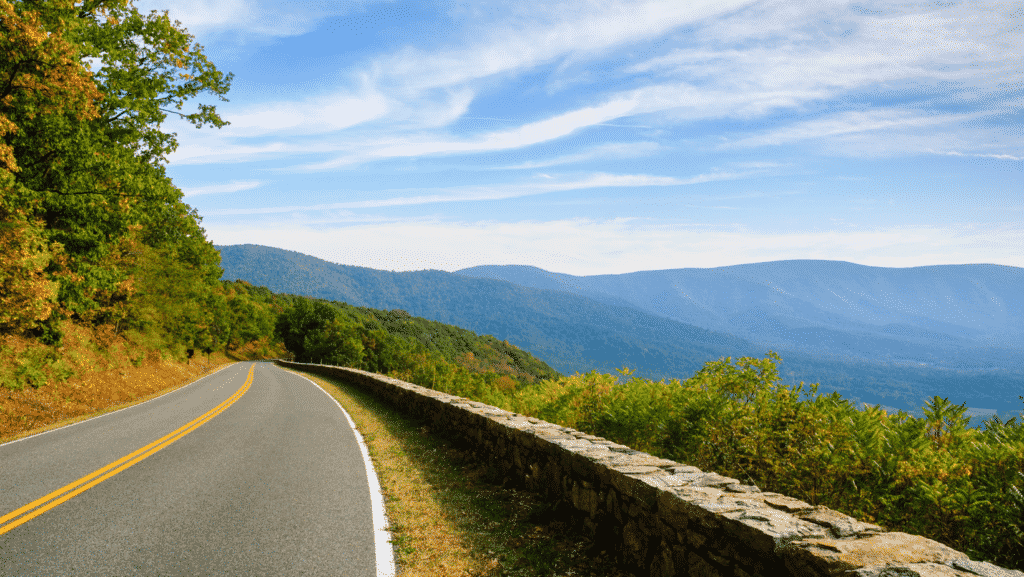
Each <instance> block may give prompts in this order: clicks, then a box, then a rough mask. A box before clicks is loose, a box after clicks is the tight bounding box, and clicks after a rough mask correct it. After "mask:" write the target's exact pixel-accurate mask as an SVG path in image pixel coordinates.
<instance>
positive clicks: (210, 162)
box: [136, 0, 1024, 275]
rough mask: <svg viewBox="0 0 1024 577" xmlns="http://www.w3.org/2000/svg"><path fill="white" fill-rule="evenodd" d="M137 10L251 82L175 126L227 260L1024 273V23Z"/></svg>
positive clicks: (971, 13) (592, 6) (851, 10)
mask: <svg viewBox="0 0 1024 577" xmlns="http://www.w3.org/2000/svg"><path fill="white" fill-rule="evenodd" d="M169 5H170V6H169ZM136 6H138V7H139V8H140V10H142V11H144V12H148V11H149V10H150V9H158V10H163V9H167V8H169V10H170V16H171V18H172V19H177V20H180V21H181V22H182V24H183V25H184V26H185V28H187V29H188V30H189V32H190V33H191V34H193V35H195V37H196V41H197V42H198V43H199V44H201V45H203V46H204V47H205V52H206V54H207V55H208V56H209V57H210V59H211V61H213V63H214V64H215V65H216V66H217V67H218V68H219V69H220V70H222V71H224V72H231V73H233V74H234V81H233V84H232V90H231V92H230V93H229V94H228V95H227V98H228V99H229V102H218V101H217V100H216V99H215V98H213V97H211V96H209V95H207V96H206V97H201V98H199V99H197V102H205V103H216V104H218V106H217V109H218V111H219V112H220V114H221V116H222V117H223V118H224V119H225V120H228V121H229V122H230V123H231V124H230V125H229V126H226V127H224V128H222V129H219V130H218V129H214V128H209V127H207V128H204V129H201V130H197V129H195V128H193V127H191V126H190V125H188V124H186V123H183V122H181V121H180V120H176V119H174V118H173V117H169V118H168V120H167V121H166V123H165V124H164V129H165V130H168V131H171V132H176V133H177V134H178V141H179V147H178V149H177V150H176V151H175V152H174V153H172V154H171V155H169V157H168V164H167V171H168V174H169V175H170V176H171V178H172V179H173V180H174V182H175V184H176V185H177V186H178V187H179V188H181V190H182V191H183V192H184V194H185V202H187V203H188V204H190V205H192V206H193V207H195V208H196V209H198V211H199V213H200V215H201V216H202V217H203V226H204V228H205V229H206V231H207V236H208V238H209V239H210V240H211V241H212V242H214V243H215V244H218V245H230V244H243V243H252V244H262V245H267V246H273V247H279V248H284V249H288V250H295V251H299V252H302V253H305V254H309V255H313V256H316V257H319V258H323V259H325V260H328V261H331V262H335V263H340V264H348V265H358V266H366V267H372V268H376V269H383V270H395V271H408V270H423V269H439V270H445V271H455V270H458V269H462V268H466V267H471V266H476V265H507V264H520V265H533V266H538V267H540V268H544V269H547V270H550V271H556V272H563V273H569V274H575V275H594V274H618V273H626V272H633V271H639V270H659V269H673V268H688V267H701V268H703V267H716V266H725V265H734V264H743V263H752V262H765V261H773V260H783V259H829V260H844V261H849V262H854V263H858V264H864V265H871V266H885V267H910V266H922V265H935V264H966V263H993V264H1003V265H1011V266H1017V267H1022V266H1024V129H1022V127H1024V2H1020V1H1018V2H1013V1H1007V0H1001V1H998V2H986V1H983V0H972V1H968V2H956V1H954V2H934V1H933V2H899V3H896V2H875V1H873V0H866V1H861V2H832V1H827V0H814V1H811V2H803V1H800V0H785V1H780V2H772V1H758V2H750V1H740V0H686V1H684V0H672V1H667V2H658V1H630V2H627V1H616V0H608V1H598V0H593V1H590V0H572V1H569V2H561V1H557V0H544V1H540V2H533V1H530V0H513V1H510V2H490V1H479V2H457V1H435V0H416V1H402V2H392V1H370V0H367V1H354V0H353V1H336V2H327V1H301V2H300V1H283V0H174V2H170V1H169V0H163V1H154V0H138V1H137V2H136Z"/></svg>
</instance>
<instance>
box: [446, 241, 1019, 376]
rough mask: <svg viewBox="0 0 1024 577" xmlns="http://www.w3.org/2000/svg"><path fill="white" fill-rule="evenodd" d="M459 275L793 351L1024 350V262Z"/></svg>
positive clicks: (996, 354) (976, 362) (931, 357)
mask: <svg viewBox="0 0 1024 577" xmlns="http://www.w3.org/2000/svg"><path fill="white" fill-rule="evenodd" d="M456 274H461V275H464V276H470V277H474V278H490V279H500V280H507V281H509V282H512V283H515V284H518V285H520V286H528V287H535V288H545V289H548V290H561V291H565V292H569V293H572V294H578V295H581V296H587V297H590V298H594V299H597V300H602V301H605V302H609V301H614V302H617V303H620V304H621V303H626V304H628V305H631V306H634V307H636V308H638V309H640V310H643V311H646V312H648V313H652V314H656V315H658V316H663V317H665V318H670V319H673V320H676V321H680V322H684V323H688V324H693V325H696V326H699V327H702V328H707V329H709V330H715V331H722V332H726V333H729V334H733V335H736V336H740V337H743V338H745V339H749V340H751V341H753V342H755V343H757V344H761V345H766V346H773V347H779V348H782V349H788V350H801V351H806V352H815V353H826V352H827V353H838V354H842V355H845V356H849V357H853V358H862V359H868V360H875V361H877V360H883V359H884V360H887V361H894V362H895V361H901V360H902V361H918V362H926V363H929V364H933V365H937V366H945V367H947V368H958V367H962V366H968V365H973V366H974V367H975V368H980V367H983V366H991V365H998V366H1007V365H1009V364H1013V363H1014V362H1017V363H1020V362H1022V359H1024V355H1021V354H1020V353H1021V351H1024V269H1021V268H1016V267H1007V266H999V265H942V266H927V267H913V268H883V267H870V266H863V265H857V264H853V263H848V262H842V261H822V260H789V261H774V262H766V263H756V264H746V265H734V266H727V267H717V268H710V269H696V268H688V269H671V270H657V271H642V272H635V273H626V274H620V275H595V276H582V277H580V276H573V275H567V274H562V273H552V272H549V271H545V270H543V269H539V268H537V267H530V266H477V267H471V268H467V269H463V270H459V271H456Z"/></svg>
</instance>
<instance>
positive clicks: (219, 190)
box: [181, 180, 263, 197]
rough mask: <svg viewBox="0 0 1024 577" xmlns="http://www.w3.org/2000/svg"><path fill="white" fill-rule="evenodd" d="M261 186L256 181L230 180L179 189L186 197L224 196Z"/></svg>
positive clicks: (260, 183)
mask: <svg viewBox="0 0 1024 577" xmlns="http://www.w3.org/2000/svg"><path fill="white" fill-rule="evenodd" d="M262 184H263V183H262V182H260V181H258V180H232V181H231V182H229V183H227V184H210V185H207V186H189V187H181V191H182V192H183V193H184V195H185V196H186V197H188V196H199V195H201V194H224V193H228V192H239V191H242V190H251V189H253V188H256V187H258V186H260V185H262Z"/></svg>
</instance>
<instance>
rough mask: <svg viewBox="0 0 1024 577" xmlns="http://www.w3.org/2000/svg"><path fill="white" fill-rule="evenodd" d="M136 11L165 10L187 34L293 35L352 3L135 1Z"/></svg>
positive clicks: (247, 0) (349, 7)
mask: <svg viewBox="0 0 1024 577" xmlns="http://www.w3.org/2000/svg"><path fill="white" fill-rule="evenodd" d="M135 5H136V6H137V7H138V9H139V12H141V13H143V14H146V13H149V11H150V10H156V11H158V12H163V11H164V10H167V11H168V14H169V16H170V18H171V20H178V21H180V22H181V23H182V24H183V25H184V26H185V28H187V29H188V31H189V32H190V33H191V34H195V35H200V36H202V35H209V34H215V33H218V32H225V31H234V32H238V33H242V34H244V35H253V36H270V37H282V36H295V35H299V34H303V33H305V32H307V31H309V30H310V29H311V28H312V27H313V26H315V25H316V23H317V22H318V21H320V20H321V19H323V18H324V17H327V16H331V15H335V14H344V13H346V12H348V11H349V10H350V9H351V8H353V7H354V6H355V5H356V3H354V2H286V3H282V2H271V1H266V0H264V1H260V0H174V2H167V1H166V0H136V2H135Z"/></svg>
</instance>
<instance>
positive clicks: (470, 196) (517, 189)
mask: <svg viewBox="0 0 1024 577" xmlns="http://www.w3.org/2000/svg"><path fill="white" fill-rule="evenodd" d="M748 175H749V173H724V172H713V173H708V174H699V175H696V176H693V177H690V178H682V179H680V178H675V177H670V176H651V175H647V174H606V173H597V174H592V175H590V176H588V177H586V178H582V179H576V180H564V179H554V177H551V176H549V175H546V174H540V175H538V176H540V177H542V178H544V179H545V180H544V181H543V182H533V183H512V184H498V185H490V186H459V187H449V188H439V189H430V191H429V193H428V194H416V195H412V196H395V197H391V198H381V199H375V200H360V201H351V202H338V203H330V204H318V205H310V206H294V205H293V206H275V207H264V208H231V209H219V210H209V211H206V212H205V213H204V214H206V215H208V216H226V215H242V214H280V213H297V212H313V211H323V210H341V209H352V208H380V207H385V206H407V205H417V204H432V203H439V202H469V201H483V200H500V199H506V198H519V197H524V196H533V195H537V194H545V193H549V192H558V191H567V190H584V189H588V188H608V187H645V186H673V185H689V184H700V183H704V182H713V181H720V180H736V179H740V178H744V177H746V176H748ZM414 191H416V192H419V190H418V189H414ZM388 192H396V191H388ZM397 192H405V191H397Z"/></svg>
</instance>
